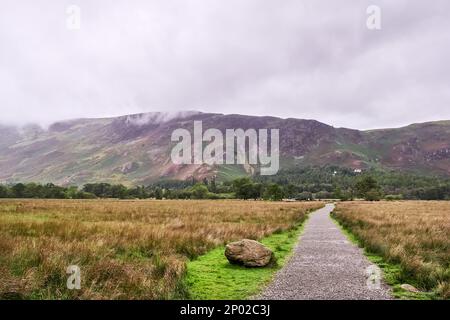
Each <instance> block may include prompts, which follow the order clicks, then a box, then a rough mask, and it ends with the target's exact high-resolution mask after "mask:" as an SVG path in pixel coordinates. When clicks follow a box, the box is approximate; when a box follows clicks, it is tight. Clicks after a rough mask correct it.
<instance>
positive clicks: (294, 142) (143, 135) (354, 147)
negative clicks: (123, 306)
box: [0, 112, 450, 185]
mask: <svg viewBox="0 0 450 320" xmlns="http://www.w3.org/2000/svg"><path fill="white" fill-rule="evenodd" d="M194 120H202V122H203V130H206V129H208V128H217V129H219V130H221V131H222V132H225V129H237V128H242V129H249V128H254V129H264V128H267V129H271V128H274V129H280V153H281V164H282V166H283V167H292V166H295V165H299V166H306V165H311V164H312V165H329V164H332V165H338V166H343V167H349V168H355V169H356V168H358V169H366V168H369V167H376V168H387V169H389V168H390V169H396V170H408V171H415V172H420V173H425V174H443V175H450V122H433V123H423V124H415V125H411V126H408V127H404V128H398V129H383V130H372V131H358V130H352V129H345V128H334V127H332V126H329V125H326V124H323V123H320V122H318V121H315V120H301V119H280V118H275V117H254V116H243V115H222V114H210V113H197V112H184V113H179V114H167V113H146V114H138V115H129V116H123V117H116V118H104V119H77V120H70V121H63V122H58V123H55V124H53V125H51V126H50V127H49V128H48V129H46V130H44V129H41V128H40V127H38V126H27V127H24V128H16V127H5V126H0V135H1V137H2V138H1V140H0V181H1V182H17V181H22V182H26V181H35V182H53V183H57V184H62V185H67V184H83V183H86V182H98V181H102V182H111V183H119V182H120V183H125V184H128V185H130V184H147V183H149V182H152V181H155V180H157V179H161V178H170V179H188V178H190V177H192V176H195V177H197V178H202V177H205V176H210V175H213V174H214V175H218V176H219V177H220V178H223V179H226V178H232V177H235V176H239V175H243V174H249V173H251V172H253V168H251V167H250V166H237V165H225V166H220V167H217V166H216V167H208V166H205V165H204V166H202V165H184V166H179V165H174V164H173V163H172V162H171V160H170V151H171V148H172V146H173V144H172V143H171V142H170V137H171V133H172V132H173V131H174V130H175V129H177V128H185V129H188V130H189V131H192V128H193V121H194Z"/></svg>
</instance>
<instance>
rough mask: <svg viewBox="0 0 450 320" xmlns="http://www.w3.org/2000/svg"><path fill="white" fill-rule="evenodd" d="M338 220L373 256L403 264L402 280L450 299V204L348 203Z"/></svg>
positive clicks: (337, 213)
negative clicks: (375, 254)
mask: <svg viewBox="0 0 450 320" xmlns="http://www.w3.org/2000/svg"><path fill="white" fill-rule="evenodd" d="M335 216H336V218H337V219H338V220H339V221H340V222H341V223H342V224H343V225H344V226H345V227H346V228H348V229H350V230H351V231H352V233H353V234H355V235H356V236H357V238H359V239H360V240H361V242H362V244H363V245H364V247H366V248H367V249H368V250H369V251H370V252H373V253H377V254H380V255H381V256H383V257H385V258H386V259H387V260H388V261H390V262H394V263H399V264H400V265H401V266H402V269H403V272H402V274H401V275H400V277H401V278H400V279H398V280H399V281H405V280H410V279H412V280H414V281H415V285H417V286H419V287H420V288H421V289H423V290H433V291H435V292H436V293H437V294H438V295H439V296H441V297H442V298H445V299H448V298H450V202H436V201H400V202H346V203H341V204H339V205H338V206H337V210H336V211H335Z"/></svg>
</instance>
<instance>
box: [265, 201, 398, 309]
mask: <svg viewBox="0 0 450 320" xmlns="http://www.w3.org/2000/svg"><path fill="white" fill-rule="evenodd" d="M333 209H334V205H332V204H328V205H327V206H326V207H324V208H322V209H320V210H317V211H315V212H314V213H312V214H311V215H310V218H309V220H308V221H307V223H306V226H305V230H304V232H303V235H302V236H301V237H300V241H299V243H298V245H297V246H296V248H295V249H294V253H293V256H292V257H291V259H290V260H289V262H288V263H287V264H286V265H285V266H284V267H283V269H281V270H280V271H279V272H278V273H277V274H276V276H275V279H274V280H273V282H272V283H271V284H269V286H268V287H267V288H266V289H265V290H264V291H263V293H262V294H261V295H260V296H259V297H258V298H259V299H270V300H309V299H314V300H321V299H331V300H341V299H345V300H347V299H358V300H366V299H371V300H373V299H377V300H384V299H391V294H390V289H389V287H388V286H387V285H386V284H385V283H384V282H383V281H382V279H380V277H379V276H378V275H377V272H378V271H379V269H378V268H377V267H376V266H374V265H373V264H371V263H370V262H369V261H368V260H367V258H366V257H365V256H364V254H363V252H362V250H361V249H360V248H358V247H357V246H355V245H354V244H352V243H351V242H350V241H349V240H348V239H347V237H346V236H345V235H344V234H343V233H342V231H341V230H340V228H339V227H338V226H337V225H336V224H335V223H334V221H333V220H332V219H331V217H330V212H332V211H333ZM371 274H372V276H370V275H371ZM369 277H371V279H372V281H370V280H369ZM377 279H378V282H377ZM368 280H369V281H368ZM377 283H379V284H380V285H377Z"/></svg>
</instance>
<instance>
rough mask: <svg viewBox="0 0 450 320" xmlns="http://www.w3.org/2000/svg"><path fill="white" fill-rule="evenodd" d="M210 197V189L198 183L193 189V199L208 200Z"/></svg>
mask: <svg viewBox="0 0 450 320" xmlns="http://www.w3.org/2000/svg"><path fill="white" fill-rule="evenodd" d="M207 196H208V187H207V186H205V185H204V184H202V183H197V184H196V185H195V186H193V187H192V198H193V199H206V198H207Z"/></svg>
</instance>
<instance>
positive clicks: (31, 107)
mask: <svg viewBox="0 0 450 320" xmlns="http://www.w3.org/2000/svg"><path fill="white" fill-rule="evenodd" d="M71 4H75V5H77V6H79V8H80V9H81V25H80V29H79V30H71V29H69V28H68V27H67V21H66V20H67V19H68V17H69V15H68V14H67V13H66V9H67V7H68V6H69V5H71ZM372 4H374V5H378V6H379V7H380V8H381V27H382V28H381V30H369V29H368V28H367V27H366V19H367V17H368V15H367V13H366V9H367V7H368V6H369V5H372ZM1 5H2V6H1V10H0V114H1V117H0V122H2V123H15V124H23V123H27V122H39V123H42V124H48V123H49V122H52V121H55V120H60V119H68V118H75V117H100V116H115V115H123V114H129V113H138V112H147V111H177V110H179V111H183V110H199V111H204V112H220V113H241V114H251V115H273V116H281V117H286V118H287V117H295V118H308V119H317V120H319V121H322V122H325V123H328V124H331V125H334V126H336V127H340V126H345V127H351V128H359V129H368V128H379V127H393V126H400V125H405V124H409V123H413V122H423V121H428V120H437V119H450V1H448V0H433V1H425V0H395V1H392V0H385V1H378V0H373V1H365V0H341V1H336V0H282V1H280V0H179V1H171V0H142V1H139V0H126V1H125V0H123V1H121V0H118V1H110V0H72V1H64V0H39V1H36V0H28V1H26V0H11V1H8V0H2V1H1ZM71 21H72V20H71Z"/></svg>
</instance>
